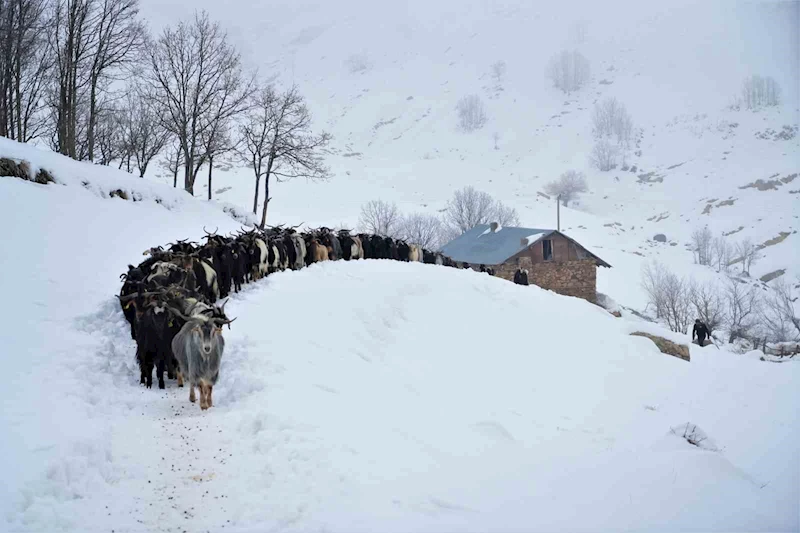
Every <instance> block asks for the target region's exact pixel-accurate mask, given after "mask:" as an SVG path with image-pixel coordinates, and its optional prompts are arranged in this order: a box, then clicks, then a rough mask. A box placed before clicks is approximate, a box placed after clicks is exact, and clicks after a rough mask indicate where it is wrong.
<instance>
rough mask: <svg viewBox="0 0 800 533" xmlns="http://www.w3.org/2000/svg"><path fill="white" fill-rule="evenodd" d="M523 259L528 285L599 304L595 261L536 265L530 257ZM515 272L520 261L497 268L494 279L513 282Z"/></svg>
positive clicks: (583, 260) (586, 260) (584, 260)
mask: <svg viewBox="0 0 800 533" xmlns="http://www.w3.org/2000/svg"><path fill="white" fill-rule="evenodd" d="M520 259H521V262H522V268H527V269H528V282H529V283H531V284H534V285H538V286H539V287H542V288H543V289H550V290H552V291H554V292H557V293H559V294H564V295H567V296H576V297H578V298H583V299H584V300H588V301H590V302H592V303H597V265H596V264H595V262H594V259H582V260H580V261H565V262H560V263H557V262H546V263H535V264H534V263H532V262H531V261H530V259H528V258H527V257H523V258H520ZM526 259H527V261H526ZM516 271H517V262H516V261H514V262H509V263H505V264H502V265H498V266H497V267H495V276H497V277H499V278H503V279H506V280H509V281H513V280H514V273H515V272H516Z"/></svg>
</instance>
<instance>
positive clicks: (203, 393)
mask: <svg viewBox="0 0 800 533" xmlns="http://www.w3.org/2000/svg"><path fill="white" fill-rule="evenodd" d="M206 387H207V385H206V384H205V383H203V382H202V381H201V382H200V409H202V410H203V411H205V410H206V409H208V392H207V390H206Z"/></svg>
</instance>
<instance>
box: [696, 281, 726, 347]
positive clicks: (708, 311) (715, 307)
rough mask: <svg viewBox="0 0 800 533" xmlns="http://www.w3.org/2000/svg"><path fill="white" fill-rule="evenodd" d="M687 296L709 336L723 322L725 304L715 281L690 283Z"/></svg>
mask: <svg viewBox="0 0 800 533" xmlns="http://www.w3.org/2000/svg"><path fill="white" fill-rule="evenodd" d="M689 297H690V298H691V302H692V306H693V307H694V311H695V314H696V315H697V318H699V319H700V320H701V321H702V322H703V323H704V324H705V325H706V327H707V328H708V332H709V336H710V335H711V333H713V332H714V331H717V330H718V329H719V328H720V327H721V326H722V324H723V323H724V322H725V304H724V302H723V298H722V293H721V291H720V289H719V287H717V285H716V284H715V283H712V282H708V283H704V284H690V291H689Z"/></svg>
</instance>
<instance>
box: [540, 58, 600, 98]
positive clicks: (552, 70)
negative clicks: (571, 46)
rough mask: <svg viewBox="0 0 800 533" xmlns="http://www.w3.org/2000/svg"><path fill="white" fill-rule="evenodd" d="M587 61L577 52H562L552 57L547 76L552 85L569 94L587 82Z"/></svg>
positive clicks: (588, 72) (588, 73)
mask: <svg viewBox="0 0 800 533" xmlns="http://www.w3.org/2000/svg"><path fill="white" fill-rule="evenodd" d="M589 75H590V70H589V61H588V60H587V59H586V58H585V57H584V56H583V54H581V53H580V52H578V51H577V50H573V51H571V52H570V51H568V50H563V51H561V52H560V53H559V54H557V55H555V56H553V58H552V59H551V60H550V63H548V66H547V76H548V78H550V80H551V81H552V82H553V85H554V86H555V87H556V88H558V89H561V90H562V91H564V92H565V93H567V94H569V93H571V92H573V91H577V90H578V89H580V88H581V87H582V86H583V85H585V84H586V82H588V81H589Z"/></svg>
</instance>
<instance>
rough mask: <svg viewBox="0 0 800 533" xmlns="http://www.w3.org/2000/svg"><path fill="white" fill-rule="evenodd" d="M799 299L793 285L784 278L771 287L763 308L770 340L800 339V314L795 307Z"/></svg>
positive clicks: (764, 321)
mask: <svg viewBox="0 0 800 533" xmlns="http://www.w3.org/2000/svg"><path fill="white" fill-rule="evenodd" d="M799 281H800V280H799ZM797 300H798V297H797V296H795V295H794V290H793V288H792V285H791V284H790V283H787V282H786V281H784V280H782V279H780V280H778V281H777V282H776V283H775V284H774V285H773V286H772V287H771V288H770V292H769V295H768V296H767V298H766V299H765V300H764V306H763V308H762V310H761V319H762V323H763V325H764V327H765V328H766V330H767V332H768V333H769V336H770V341H772V342H786V341H797V340H800V314H798V312H797V310H796V307H795V305H796V303H797Z"/></svg>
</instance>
